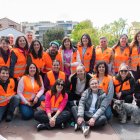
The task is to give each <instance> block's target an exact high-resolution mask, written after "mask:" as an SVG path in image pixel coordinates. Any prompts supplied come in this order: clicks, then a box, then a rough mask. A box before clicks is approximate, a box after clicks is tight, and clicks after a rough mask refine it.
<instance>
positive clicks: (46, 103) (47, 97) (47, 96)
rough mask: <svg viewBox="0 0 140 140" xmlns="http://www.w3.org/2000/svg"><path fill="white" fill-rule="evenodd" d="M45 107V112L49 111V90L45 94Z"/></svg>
mask: <svg viewBox="0 0 140 140" xmlns="http://www.w3.org/2000/svg"><path fill="white" fill-rule="evenodd" d="M45 107H46V108H45V110H46V113H47V114H48V113H51V95H50V94H49V92H47V93H46V96H45ZM48 115H49V114H48Z"/></svg>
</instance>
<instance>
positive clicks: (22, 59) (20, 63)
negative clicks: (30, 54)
mask: <svg viewBox="0 0 140 140" xmlns="http://www.w3.org/2000/svg"><path fill="white" fill-rule="evenodd" d="M12 51H13V52H14V53H15V55H16V56H17V62H16V64H15V67H14V76H13V77H14V78H18V77H21V76H23V74H24V73H25V69H26V56H25V55H24V54H23V53H22V50H20V49H18V48H13V49H12Z"/></svg>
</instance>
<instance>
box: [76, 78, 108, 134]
mask: <svg viewBox="0 0 140 140" xmlns="http://www.w3.org/2000/svg"><path fill="white" fill-rule="evenodd" d="M89 86H90V87H89V89H87V90H85V92H84V93H83V94H82V97H81V99H80V102H79V106H78V113H77V124H76V125H75V130H77V129H78V128H80V129H81V130H82V131H83V134H84V136H87V135H88V133H89V129H90V128H92V127H101V126H103V125H105V123H106V121H107V119H106V117H105V111H106V109H107V107H108V105H109V103H110V102H109V101H108V99H107V95H106V94H105V93H104V92H103V91H102V90H101V89H99V88H98V87H99V83H98V80H97V79H95V78H92V79H91V80H90V82H89ZM75 110H76V109H75Z"/></svg>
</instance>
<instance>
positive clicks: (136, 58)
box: [130, 45, 140, 71]
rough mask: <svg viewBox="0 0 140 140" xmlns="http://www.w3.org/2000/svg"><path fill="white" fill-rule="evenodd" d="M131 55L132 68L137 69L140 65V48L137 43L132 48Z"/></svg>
mask: <svg viewBox="0 0 140 140" xmlns="http://www.w3.org/2000/svg"><path fill="white" fill-rule="evenodd" d="M130 57H131V64H130V65H131V69H132V70H134V71H136V70H137V66H140V54H138V49H137V46H136V45H135V46H134V47H133V48H132V52H131V56H130Z"/></svg>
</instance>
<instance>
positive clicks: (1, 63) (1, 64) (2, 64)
mask: <svg viewBox="0 0 140 140" xmlns="http://www.w3.org/2000/svg"><path fill="white" fill-rule="evenodd" d="M2 66H7V67H8V68H9V67H10V56H9V57H8V60H7V62H6V63H5V61H4V60H3V57H2V56H1V57H0V67H2Z"/></svg>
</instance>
